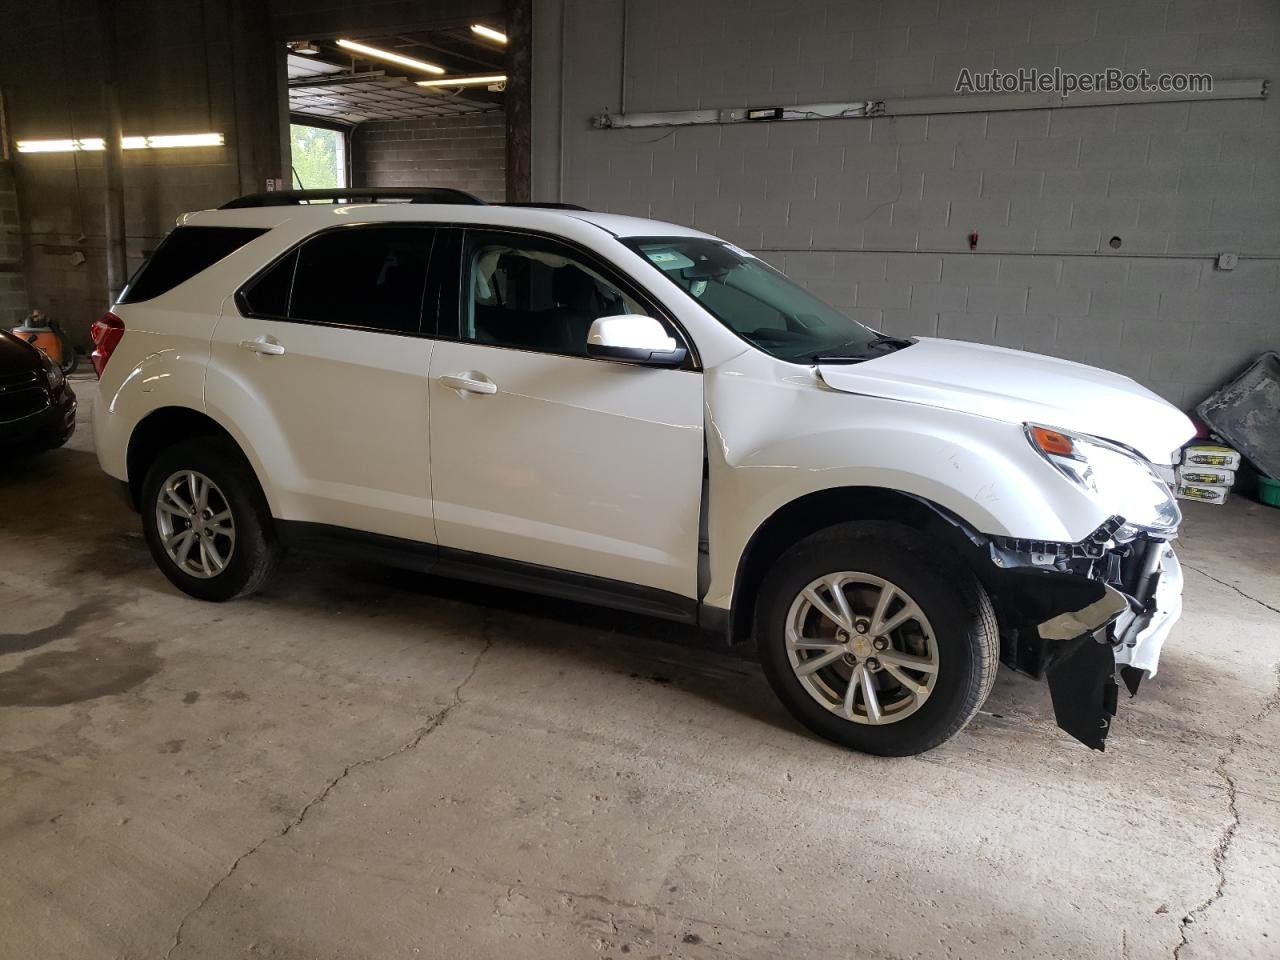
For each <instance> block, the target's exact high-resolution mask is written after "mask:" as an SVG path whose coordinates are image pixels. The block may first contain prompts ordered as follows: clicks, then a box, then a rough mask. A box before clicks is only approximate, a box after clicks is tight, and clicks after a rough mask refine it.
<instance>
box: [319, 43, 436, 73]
mask: <svg viewBox="0 0 1280 960" xmlns="http://www.w3.org/2000/svg"><path fill="white" fill-rule="evenodd" d="M338 46H340V47H342V49H344V50H351V51H353V52H354V53H362V54H364V55H365V56H366V57H373V58H374V59H375V60H386V61H387V62H388V63H398V64H400V66H402V67H409V68H410V69H412V70H421V71H423V72H424V73H435V74H441V73H444V67H437V66H436V65H435V64H434V63H427V62H426V61H425V60H415V59H413V57H402V56H401V55H400V54H398V53H392V52H391V51H390V50H379V49H378V48H377V47H370V46H368V45H366V44H363V43H356V42H355V41H354V40H339V41H338Z"/></svg>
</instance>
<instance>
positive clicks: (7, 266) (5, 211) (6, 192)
mask: <svg viewBox="0 0 1280 960" xmlns="http://www.w3.org/2000/svg"><path fill="white" fill-rule="evenodd" d="M26 315H27V287H26V282H25V280H24V279H23V276H22V235H21V234H20V233H19V231H18V191H17V187H16V185H15V184H14V182H13V165H12V164H10V163H6V162H5V161H2V160H0V327H5V328H6V329H7V328H9V327H12V326H15V325H16V324H18V323H19V322H20V321H21V320H22V318H23V317H25V316H26Z"/></svg>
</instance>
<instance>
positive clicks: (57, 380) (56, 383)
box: [44, 357, 67, 391]
mask: <svg viewBox="0 0 1280 960" xmlns="http://www.w3.org/2000/svg"><path fill="white" fill-rule="evenodd" d="M44 362H45V368H44V379H45V382H46V383H48V384H49V389H50V390H53V391H57V390H60V389H62V385H63V383H65V382H66V379H67V378H66V377H64V376H63V375H62V368H61V367H60V366H58V365H57V364H56V363H54V362H53V361H52V360H51V359H49V358H48V357H45V358H44Z"/></svg>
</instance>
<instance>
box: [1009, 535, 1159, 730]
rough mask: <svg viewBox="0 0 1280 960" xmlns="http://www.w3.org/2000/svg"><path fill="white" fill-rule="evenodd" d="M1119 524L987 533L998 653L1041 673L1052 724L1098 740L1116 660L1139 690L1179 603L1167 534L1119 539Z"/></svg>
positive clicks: (1111, 711) (1114, 689) (1111, 700)
mask: <svg viewBox="0 0 1280 960" xmlns="http://www.w3.org/2000/svg"><path fill="white" fill-rule="evenodd" d="M1122 524H1123V521H1122V520H1121V519H1120V518H1119V517H1115V518H1112V520H1111V521H1108V522H1107V523H1106V524H1103V526H1102V527H1100V528H1099V529H1098V531H1096V532H1095V533H1094V534H1093V535H1092V536H1091V537H1090V538H1089V539H1087V540H1086V541H1084V542H1081V543H1076V544H1061V543H1044V542H1038V541H1025V540H1011V539H1007V538H991V539H990V540H989V541H988V543H987V550H988V551H989V553H990V559H991V561H992V564H993V567H994V568H995V570H996V573H995V574H994V575H992V576H991V577H990V578H989V579H988V581H987V583H988V587H989V588H990V589H991V591H992V594H993V599H995V601H996V605H997V613H998V616H999V619H1000V622H1001V640H1002V642H1001V658H1002V659H1003V660H1004V661H1005V662H1006V663H1008V664H1009V665H1010V666H1012V667H1014V668H1015V669H1016V670H1018V671H1019V672H1022V673H1026V674H1028V675H1030V676H1034V677H1043V678H1044V679H1045V680H1047V681H1048V684H1049V692H1050V696H1051V697H1052V699H1053V707H1054V713H1055V715H1056V719H1057V721H1058V726H1060V727H1061V728H1062V729H1063V730H1065V731H1066V732H1067V733H1069V734H1071V735H1072V736H1073V737H1075V738H1076V739H1077V740H1080V741H1081V742H1082V743H1084V744H1086V745H1087V746H1089V747H1092V748H1093V749H1095V750H1102V749H1104V747H1105V743H1106V738H1107V734H1108V733H1109V732H1110V729H1111V719H1112V718H1113V717H1114V716H1115V713H1116V705H1117V700H1118V692H1119V684H1118V683H1117V681H1116V673H1117V668H1118V671H1119V674H1120V677H1121V679H1122V680H1123V681H1124V683H1125V686H1126V687H1127V688H1128V690H1129V693H1130V694H1135V693H1136V692H1137V690H1138V686H1139V684H1140V683H1141V682H1142V680H1143V679H1144V678H1145V677H1148V676H1153V675H1154V674H1155V672H1156V670H1157V668H1158V666H1159V662H1160V653H1161V650H1162V649H1163V647H1164V644H1165V641H1166V640H1167V639H1168V637H1169V633H1170V631H1171V630H1172V629H1173V625H1174V624H1175V623H1176V622H1177V620H1178V617H1179V616H1180V615H1181V613H1182V568H1181V566H1180V565H1179V563H1178V558H1177V556H1176V555H1175V554H1174V552H1173V548H1172V547H1171V546H1170V545H1169V542H1168V540H1166V539H1163V538H1158V537H1155V536H1150V535H1146V534H1143V535H1139V536H1137V537H1136V538H1134V539H1131V540H1129V541H1127V542H1123V543H1121V542H1118V541H1117V540H1116V539H1115V538H1116V534H1117V531H1119V530H1120V528H1121V526H1122Z"/></svg>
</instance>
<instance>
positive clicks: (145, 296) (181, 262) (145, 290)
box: [120, 227, 267, 303]
mask: <svg viewBox="0 0 1280 960" xmlns="http://www.w3.org/2000/svg"><path fill="white" fill-rule="evenodd" d="M266 232H267V231H266V230H263V229H258V228H257V227H177V228H176V229H174V230H173V231H172V232H171V233H170V234H169V235H168V236H167V237H165V238H164V240H163V241H161V243H160V246H158V247H156V250H155V252H154V253H153V254H151V259H149V260H148V261H147V262H146V263H144V264H143V265H142V267H141V269H139V270H138V272H137V273H136V274H134V276H133V279H132V280H131V281H130V282H129V285H128V286H127V287H125V289H124V293H123V294H122V295H121V297H120V302H121V303H139V302H141V301H143V300H151V299H153V298H155V297H158V296H160V294H162V293H167V292H168V291H170V290H172V289H173V288H174V287H176V286H177V285H178V284H180V283H182V282H184V281H186V280H190V279H191V278H192V277H194V276H195V275H196V274H197V273H199V272H200V271H202V270H204V269H206V268H207V267H211V266H213V265H214V264H215V263H217V262H218V261H219V260H221V259H222V258H223V257H225V256H227V255H228V254H230V253H233V252H235V251H236V250H239V249H240V248H241V247H243V246H244V245H245V244H246V243H248V242H249V241H250V240H252V239H253V238H254V237H260V236H262V234H264V233H266Z"/></svg>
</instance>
